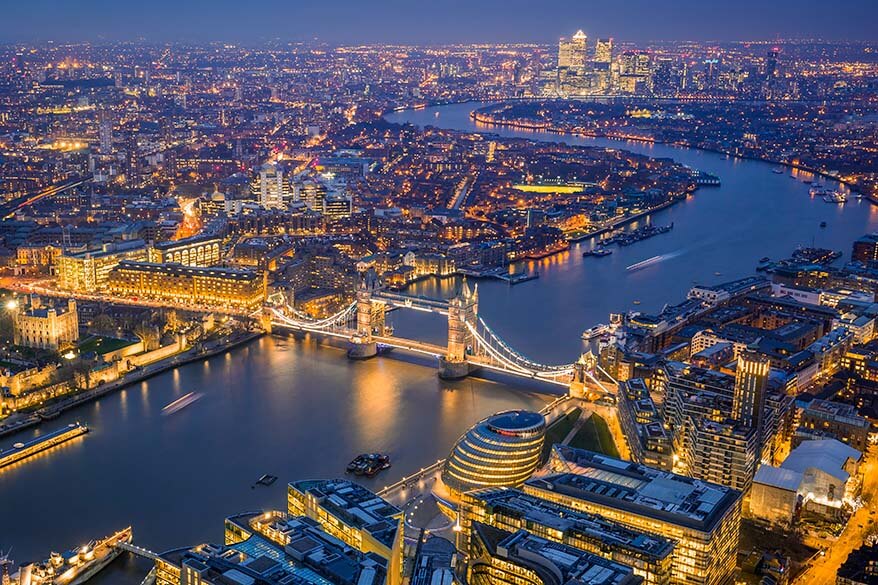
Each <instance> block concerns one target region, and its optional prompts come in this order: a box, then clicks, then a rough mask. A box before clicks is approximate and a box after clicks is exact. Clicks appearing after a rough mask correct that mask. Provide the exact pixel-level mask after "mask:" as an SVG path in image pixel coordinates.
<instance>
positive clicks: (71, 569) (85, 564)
mask: <svg viewBox="0 0 878 585" xmlns="http://www.w3.org/2000/svg"><path fill="white" fill-rule="evenodd" d="M132 540H133V531H132V529H131V527H130V526H129V527H127V528H123V529H122V530H120V531H118V532H116V533H115V534H112V535H110V536H108V537H106V538H102V539H100V540H96V541H91V542H89V543H88V544H86V545H84V546H81V547H79V548H75V549H72V550H70V551H67V552H66V553H63V554H59V553H57V552H53V553H51V554H50V555H49V558H48V559H46V560H45V561H42V562H39V563H28V564H26V565H22V566H20V567H19V568H18V571H16V572H15V573H14V574H13V575H12V576H11V579H12V581H11V582H12V583H13V584H19V583H21V584H24V583H30V584H32V585H36V584H45V585H83V584H84V583H86V582H88V581H89V580H90V579H91V578H92V577H94V576H95V575H97V574H98V573H99V572H100V571H102V570H103V569H104V568H105V567H106V566H107V565H109V564H110V563H111V562H113V561H114V560H115V559H116V557H118V556H119V555H120V554H122V552H123V550H124V549H123V548H122V547H121V546H119V545H122V544H131V542H132Z"/></svg>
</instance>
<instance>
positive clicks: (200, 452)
mask: <svg viewBox="0 0 878 585" xmlns="http://www.w3.org/2000/svg"><path fill="white" fill-rule="evenodd" d="M474 107H477V104H463V105H452V106H443V107H439V108H433V109H426V110H421V111H416V112H401V113H395V114H392V115H390V116H388V119H389V120H391V121H394V122H411V123H415V124H432V125H436V126H442V127H446V128H454V129H459V130H467V131H476V130H479V131H484V129H479V128H476V127H475V126H474V125H473V123H472V122H471V121H470V119H469V112H470V110H471V109H472V108H474ZM437 114H438V116H437ZM492 132H496V133H497V134H499V135H502V136H519V137H528V138H541V136H539V135H538V134H534V133H525V132H512V131H494V130H492ZM544 138H546V139H549V140H564V141H567V142H572V143H577V144H584V145H598V146H608V147H612V148H626V149H629V150H632V151H636V152H641V153H644V154H648V155H652V156H657V157H671V158H675V159H676V160H678V161H680V162H683V163H685V164H688V165H690V166H692V167H695V168H698V169H701V170H704V171H707V172H709V173H712V174H715V175H717V176H719V177H720V178H721V180H722V182H723V184H722V187H719V188H704V189H700V190H699V191H698V192H697V193H696V194H695V195H694V196H692V197H690V198H689V199H688V200H687V201H685V202H684V203H681V204H678V205H676V206H674V207H672V208H669V209H667V210H664V211H661V212H658V213H656V214H655V215H654V217H653V219H652V220H653V221H654V222H655V223H657V224H664V223H669V222H672V221H673V222H674V224H675V228H674V230H673V231H671V232H670V233H669V234H666V235H662V236H657V237H655V238H652V239H650V240H646V241H644V242H640V243H638V244H634V245H632V246H629V247H627V248H618V249H616V250H615V252H614V253H613V254H612V255H611V256H608V257H605V258H582V256H581V252H582V250H585V249H588V247H590V246H591V245H592V243H591V242H583V243H582V244H580V245H577V246H575V247H573V248H572V249H571V250H570V251H569V252H566V253H564V254H558V255H555V256H552V257H550V258H546V259H544V260H542V261H539V262H534V263H532V264H531V266H530V267H531V268H533V269H536V270H538V271H539V272H540V278H539V279H538V280H534V281H530V282H527V283H523V284H520V285H516V286H508V285H506V284H504V283H500V282H494V281H484V282H481V283H480V309H479V310H480V314H481V315H482V316H483V317H484V318H485V320H486V321H487V322H488V323H489V324H490V325H491V327H492V328H493V329H494V330H495V331H496V332H497V333H499V334H500V335H501V336H503V337H504V338H505V339H506V340H507V341H508V342H509V343H511V344H512V345H513V346H514V347H516V348H517V349H519V350H520V351H522V353H525V354H526V355H528V356H530V357H533V358H536V359H539V360H541V361H544V362H546V363H565V362H569V361H571V360H572V359H574V358H575V357H576V356H577V354H578V352H579V350H580V348H581V342H580V340H579V336H580V334H581V332H582V330H583V329H585V328H587V327H590V326H591V325H594V324H595V323H598V322H601V321H605V320H606V318H607V315H608V313H610V312H618V311H625V310H629V309H633V308H638V309H640V310H657V309H660V308H661V306H662V305H663V304H664V303H666V302H677V301H678V300H680V299H681V298H682V296H684V295H685V292H686V290H687V289H688V288H689V287H690V286H691V284H692V283H693V282H695V281H697V282H701V283H712V282H718V281H721V280H728V279H732V278H737V277H740V276H744V275H747V274H752V272H753V269H754V267H755V266H756V264H757V261H758V259H759V258H761V257H762V256H770V257H774V258H778V257H782V256H786V255H788V254H789V253H790V252H791V251H792V250H793V249H794V248H795V247H796V246H797V245H799V244H802V245H811V244H815V245H818V246H824V247H830V248H836V249H840V250H844V251H845V253H846V254H848V253H849V250H850V244H851V240H852V239H853V238H855V237H857V236H859V235H861V234H863V233H866V232H869V231H874V230H876V229H878V214H876V212H875V210H876V208H875V207H871V206H870V204H869V203H868V202H865V201H863V202H857V201H851V202H849V203H848V204H846V205H844V206H837V205H829V204H826V203H824V202H822V201H820V200H812V199H811V198H810V197H809V196H808V186H807V185H805V184H804V183H802V182H801V180H799V179H796V178H789V176H788V175H789V173H784V174H774V173H772V172H771V171H772V166H771V165H768V164H765V163H760V162H754V161H744V160H735V159H730V158H727V157H725V156H723V155H719V154H714V153H707V152H700V151H694V150H686V149H680V148H674V147H667V146H661V145H645V144H640V143H625V144H623V143H620V142H616V141H610V140H595V139H582V138H572V137H571V138H565V137H559V136H556V135H546V136H545V137H544ZM821 221H826V222H827V224H828V226H827V228H825V229H820V228H819V227H818V226H819V223H820V222H821ZM659 254H665V255H667V256H668V259H667V260H665V261H663V262H661V263H659V264H655V265H652V266H650V267H649V268H645V269H643V270H639V271H636V272H630V271H627V270H626V267H627V266H628V265H630V264H633V263H635V262H638V261H640V260H643V259H645V258H649V257H652V256H656V255H659ZM716 272H720V273H721V275H719V276H717V275H716V274H715V273H716ZM454 285H455V283H454V282H453V280H443V281H424V282H421V283H418V284H417V285H415V286H414V287H413V290H412V291H411V292H414V293H417V294H427V295H441V296H448V295H449V294H450V293H451V291H452V290H453V287H454ZM635 301H639V303H640V304H639V305H634V302H635ZM390 320H391V322H393V324H394V325H395V327H396V333H397V335H405V336H413V337H416V338H418V339H421V340H424V341H433V342H437V343H443V342H444V335H445V324H444V323H443V321H442V319H441V318H439V317H437V316H434V315H431V314H425V313H416V312H405V311H395V312H393V313H391V315H390ZM535 389H536V388H533V387H528V386H526V385H523V384H521V383H519V382H516V381H514V380H506V379H494V380H485V379H477V378H471V379H467V380H464V381H460V382H453V383H449V382H443V381H440V380H438V378H437V377H436V373H435V364H434V363H432V361H431V360H424V359H418V358H406V357H402V356H396V357H390V358H379V359H375V360H370V361H367V362H350V361H348V360H347V359H346V358H345V356H344V352H343V350H342V349H340V348H337V347H331V346H326V345H321V344H318V342H317V341H315V340H313V339H307V338H306V339H304V340H302V339H299V340H296V339H292V338H278V337H265V338H262V339H261V340H259V341H257V342H254V343H252V344H250V345H248V346H245V347H243V348H239V349H236V350H233V351H231V352H229V353H227V354H224V355H221V356H217V357H215V358H212V359H209V360H205V361H204V362H198V363H193V364H190V365H187V366H184V367H182V368H180V369H178V370H177V371H174V372H167V373H165V374H162V375H160V376H157V377H155V378H152V379H151V380H148V381H146V382H144V383H142V384H139V385H136V386H132V387H130V388H128V389H126V390H123V391H122V392H120V393H117V394H115V395H112V396H108V397H105V398H103V399H101V400H100V401H98V402H95V403H92V404H89V405H85V406H83V407H80V408H78V409H76V410H73V411H71V412H69V413H67V414H65V415H64V416H62V417H61V418H60V419H58V420H56V421H53V422H51V423H49V424H48V425H46V428H48V429H53V428H56V427H60V426H61V425H63V424H66V423H68V422H72V421H74V420H80V421H83V422H85V423H87V424H88V425H89V426H90V427H92V429H93V430H92V432H91V433H89V435H87V436H85V437H82V438H79V439H76V440H74V441H72V442H71V443H70V444H68V445H66V446H63V447H60V448H57V449H55V450H52V451H50V452H48V453H46V454H44V455H42V456H40V457H37V458H35V459H33V460H29V461H27V462H26V463H22V464H18V465H16V466H13V467H10V468H8V469H6V470H3V471H0V550H3V549H8V548H9V547H10V546H14V549H13V557H14V558H15V559H17V560H18V561H25V560H34V559H39V558H43V557H45V556H46V555H47V554H48V552H49V551H50V550H59V551H60V550H64V549H66V548H70V547H72V546H76V545H78V544H81V543H84V542H86V541H88V540H90V539H93V538H96V537H98V536H102V535H105V534H109V533H111V532H112V531H114V530H116V529H118V528H120V527H121V526H124V525H128V524H132V525H133V526H134V528H135V538H136V542H137V543H139V544H140V545H142V546H145V547H147V548H150V549H153V550H164V549H168V548H173V547H178V546H185V545H189V544H193V543H197V542H202V541H214V542H218V541H221V540H222V520H223V518H224V517H225V516H227V515H229V514H232V513H236V512H240V511H243V510H253V509H263V508H267V507H274V508H277V507H280V508H283V507H284V506H285V502H286V498H285V493H284V489H285V485H286V482H287V481H289V480H292V479H300V478H308V477H327V476H337V475H340V474H342V473H343V471H344V466H345V465H346V464H347V462H348V460H349V459H351V457H353V455H355V454H356V453H359V452H363V451H372V450H376V451H385V452H388V453H389V454H390V455H391V456H392V458H393V462H394V465H393V467H392V468H391V469H390V470H389V471H387V472H385V473H384V475H383V476H381V477H379V478H377V479H375V480H371V481H370V482H367V483H369V485H370V487H372V488H375V489H378V488H380V487H382V486H383V485H385V484H387V483H391V482H393V481H395V480H396V479H398V478H399V477H401V476H402V475H403V474H407V473H411V472H413V471H416V470H417V469H419V468H420V467H422V466H424V465H427V464H429V463H432V462H433V461H435V460H436V459H438V458H440V457H444V456H445V455H446V454H447V451H448V449H449V448H450V447H451V445H452V444H453V442H454V440H455V439H456V438H457V437H458V436H459V435H460V434H461V433H462V432H463V431H464V430H466V429H467V428H468V427H469V426H470V425H471V424H472V423H474V422H475V421H476V420H478V419H479V418H481V417H483V416H487V415H488V414H490V413H493V412H496V411H499V410H502V409H507V408H516V407H521V408H534V409H536V408H539V407H540V406H541V405H542V404H544V403H545V402H546V400H547V397H545V396H541V395H538V394H535V393H533V390H535ZM191 391H197V392H201V393H203V394H204V396H203V398H202V399H201V400H199V401H198V402H195V403H194V404H192V405H190V406H188V407H186V408H184V409H183V410H181V411H179V412H177V413H175V414H173V415H170V416H162V412H161V410H162V407H163V406H165V405H166V404H168V403H170V402H171V401H173V400H174V399H176V398H178V397H180V396H182V395H184V394H186V393H187V392H191ZM33 434H35V433H33V432H25V433H21V434H19V435H18V436H16V437H14V438H9V437H7V438H6V439H3V440H2V441H0V446H4V447H5V446H7V443H10V444H11V443H12V442H14V441H17V440H24V439H25V438H27V437H29V436H32V435H33ZM264 473H270V474H273V475H276V476H278V477H279V478H280V479H279V480H278V482H277V483H275V484H274V485H273V486H271V487H268V488H264V487H257V488H255V489H251V484H252V483H253V482H254V481H255V480H256V479H257V478H258V477H260V476H261V475H262V474H264ZM142 574H143V563H135V562H134V561H132V560H131V559H129V558H126V559H124V560H120V561H119V562H117V563H115V564H114V566H113V567H111V568H110V570H109V573H108V574H105V575H102V576H101V578H99V579H97V580H96V581H95V582H96V583H98V584H99V585H100V584H103V583H113V584H116V583H138V582H139V578H140V577H141V576H142Z"/></svg>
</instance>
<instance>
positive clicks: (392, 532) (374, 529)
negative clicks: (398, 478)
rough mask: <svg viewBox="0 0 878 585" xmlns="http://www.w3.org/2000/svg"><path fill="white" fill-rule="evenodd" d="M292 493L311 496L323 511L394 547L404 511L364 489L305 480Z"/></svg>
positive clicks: (343, 482) (350, 484) (336, 481)
mask: <svg viewBox="0 0 878 585" xmlns="http://www.w3.org/2000/svg"><path fill="white" fill-rule="evenodd" d="M289 489H291V490H295V491H297V492H299V493H302V494H308V495H310V496H312V497H313V498H314V499H315V500H316V501H317V502H318V503H319V505H320V506H321V507H323V508H325V509H326V510H327V511H328V512H329V513H330V514H332V515H334V516H336V517H338V518H340V519H341V520H343V521H344V522H345V523H347V524H348V525H350V526H355V527H357V528H360V529H362V530H365V531H366V532H368V533H369V534H371V535H372V536H374V537H375V538H376V539H378V540H379V541H380V542H382V543H384V544H385V545H387V546H391V545H392V544H393V540H394V539H395V538H396V531H397V529H398V527H399V523H398V519H399V517H400V516H401V515H402V511H401V510H400V509H399V508H397V507H396V506H393V505H391V504H390V503H388V502H387V501H386V500H385V499H384V498H381V497H379V496H377V495H375V494H374V493H373V492H371V491H369V490H368V489H366V488H364V487H363V486H361V485H359V484H356V483H353V482H351V481H347V480H344V479H330V480H302V481H295V482H292V483H290V484H289Z"/></svg>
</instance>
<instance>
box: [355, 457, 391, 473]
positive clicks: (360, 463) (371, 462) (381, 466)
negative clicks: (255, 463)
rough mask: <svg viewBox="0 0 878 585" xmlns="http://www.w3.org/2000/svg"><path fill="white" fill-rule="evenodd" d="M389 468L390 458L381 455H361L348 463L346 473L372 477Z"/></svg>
mask: <svg viewBox="0 0 878 585" xmlns="http://www.w3.org/2000/svg"><path fill="white" fill-rule="evenodd" d="M389 468H390V456H389V455H384V454H383V453H363V454H361V455H357V456H356V457H354V459H353V460H352V461H351V462H350V463H348V466H347V472H348V473H353V474H354V475H365V476H367V477H373V476H374V475H377V474H378V473H379V472H381V471H384V470H385V469H389Z"/></svg>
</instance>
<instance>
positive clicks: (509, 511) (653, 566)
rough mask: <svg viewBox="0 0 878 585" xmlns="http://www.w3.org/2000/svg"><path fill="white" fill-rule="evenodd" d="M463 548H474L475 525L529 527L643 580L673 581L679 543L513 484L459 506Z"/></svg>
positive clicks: (459, 542)
mask: <svg viewBox="0 0 878 585" xmlns="http://www.w3.org/2000/svg"><path fill="white" fill-rule="evenodd" d="M458 509H459V511H460V514H459V520H460V528H461V529H460V531H459V532H458V533H457V535H458V536H457V547H458V549H459V550H463V551H466V550H469V549H470V547H471V544H472V543H471V539H472V538H473V537H474V533H473V530H472V528H473V525H474V524H475V523H480V524H484V525H487V526H492V527H494V528H499V529H501V530H506V531H508V532H517V531H519V530H527V531H528V532H530V533H531V534H533V535H535V536H538V537H540V538H546V539H548V540H551V541H554V542H558V543H560V544H564V545H567V546H570V547H573V548H576V549H579V550H582V551H585V552H588V553H591V554H594V555H597V556H600V557H603V558H605V559H607V560H611V561H615V562H617V563H620V564H623V565H627V566H630V567H632V568H633V569H634V573H635V574H636V575H638V576H640V577H642V578H643V579H644V583H670V582H671V561H672V559H673V551H674V544H675V543H674V541H673V540H671V539H669V538H665V537H664V536H660V535H657V534H650V533H648V532H644V531H642V530H636V529H632V528H629V527H628V526H625V525H624V524H621V523H618V522H614V521H612V520H608V519H606V518H603V517H601V516H599V515H596V514H589V513H587V512H579V511H575V510H572V509H570V508H566V507H564V506H563V505H561V504H558V503H556V502H550V501H546V500H543V499H540V498H538V497H536V496H532V495H529V494H526V493H524V492H523V491H521V490H519V489H514V488H509V489H507V488H493V489H484V490H476V491H472V492H467V493H465V494H464V495H463V496H462V497H461V501H460V505H459V508H458Z"/></svg>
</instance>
